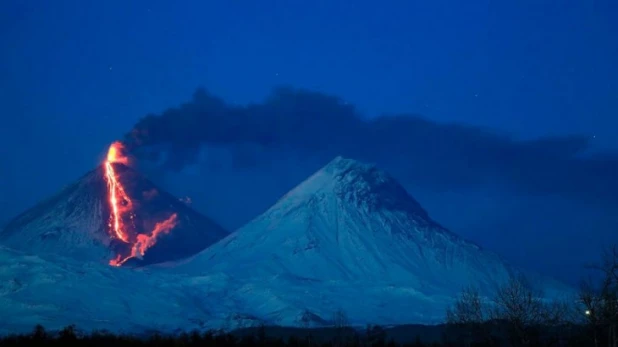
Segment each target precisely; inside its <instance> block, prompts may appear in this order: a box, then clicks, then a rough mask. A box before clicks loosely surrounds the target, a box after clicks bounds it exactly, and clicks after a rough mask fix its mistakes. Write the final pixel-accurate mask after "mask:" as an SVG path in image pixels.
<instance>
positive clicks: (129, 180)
mask: <svg viewBox="0 0 618 347" xmlns="http://www.w3.org/2000/svg"><path fill="white" fill-rule="evenodd" d="M113 165H114V168H115V171H116V172H117V174H118V176H119V180H120V181H121V182H122V184H123V186H124V189H125V190H126V192H127V194H129V196H130V197H131V200H132V204H133V208H134V210H135V211H134V213H133V214H132V215H131V216H132V218H131V220H130V223H131V231H132V233H133V236H135V237H136V236H137V235H139V234H147V233H149V232H150V231H151V230H153V228H154V227H155V225H156V223H157V222H160V221H162V220H165V219H166V218H168V217H170V215H172V214H173V213H175V214H176V215H177V225H176V226H175V227H174V228H173V230H172V231H171V232H169V233H167V234H164V235H160V236H159V237H158V239H157V242H156V244H154V246H152V247H151V248H150V249H148V251H147V253H146V254H145V256H144V257H143V259H142V260H141V261H139V262H133V263H134V264H135V263H142V264H150V263H156V262H161V261H169V260H175V259H180V258H183V257H187V256H190V255H192V254H195V253H197V252H199V251H201V250H203V249H204V248H206V247H207V246H209V245H210V244H212V243H214V242H216V241H218V240H220V239H221V238H223V237H225V236H226V235H228V233H227V231H225V230H224V229H223V228H221V227H220V226H219V225H217V224H216V223H215V222H213V221H212V220H210V219H209V218H207V217H205V216H203V215H201V214H199V213H198V212H196V211H194V210H192V209H191V208H189V207H188V206H187V205H186V204H185V203H183V202H181V201H179V199H177V198H175V197H173V196H172V195H170V194H168V193H166V192H164V191H162V190H160V189H159V188H157V187H155V186H154V185H153V184H152V183H151V182H150V181H149V180H147V179H146V178H145V177H143V176H142V175H140V174H139V173H137V172H136V171H134V170H132V169H130V168H129V167H127V166H125V165H123V164H120V163H116V164H113ZM108 199H109V198H108V188H107V181H106V177H105V172H104V168H103V167H102V166H99V167H97V168H96V169H94V170H92V171H90V172H88V173H87V174H86V175H84V176H83V177H82V178H80V179H79V180H77V182H75V183H73V184H71V185H70V186H68V187H66V188H65V189H63V190H62V191H60V192H59V193H58V194H56V195H55V196H53V197H51V198H50V199H48V200H46V201H44V202H42V203H40V204H38V205H37V206H35V207H33V208H31V209H29V210H27V211H25V212H24V213H22V214H21V215H19V216H17V217H16V218H15V219H13V220H12V221H11V222H9V224H8V225H7V226H6V227H5V228H4V229H3V230H2V231H0V244H3V245H5V246H7V247H10V248H13V249H16V250H22V251H26V252H28V253H32V254H36V255H41V256H44V255H45V254H55V255H62V256H66V257H70V258H73V259H79V260H84V261H97V262H104V263H107V262H109V260H110V259H113V258H114V257H115V256H116V254H119V253H124V254H126V253H127V252H129V253H130V249H128V248H129V247H131V245H130V244H127V243H123V242H120V241H119V240H117V239H114V238H113V237H111V236H112V231H111V230H110V225H109V224H110V207H109V201H108Z"/></svg>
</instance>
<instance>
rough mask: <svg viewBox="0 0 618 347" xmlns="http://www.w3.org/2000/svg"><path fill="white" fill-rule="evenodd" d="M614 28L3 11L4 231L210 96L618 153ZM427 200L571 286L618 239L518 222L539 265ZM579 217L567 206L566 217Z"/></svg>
mask: <svg viewBox="0 0 618 347" xmlns="http://www.w3.org/2000/svg"><path fill="white" fill-rule="evenodd" d="M616 18H618V3H616V2H615V1H612V0H602V1H584V0H580V1H537V0H534V1H473V2H464V1H445V0H440V1H411V0H405V1H398V0H396V1H383V2H377V1H364V0H356V1H332V0H329V1H315V0H314V1H300V0H298V1H296V0H288V1H268V0H260V1H239V0H228V1H194V2H188V1H187V2H182V3H179V2H173V1H138V0H136V1H130V2H125V1H101V2H99V1H96V2H95V1H63V0H57V1H26V2H23V1H4V2H2V4H1V5H0V47H1V52H2V54H0V103H1V104H2V111H1V114H2V116H1V117H2V127H0V148H2V150H0V206H1V207H2V210H1V212H0V223H2V222H5V221H7V220H8V219H10V218H11V217H13V216H14V215H15V214H17V213H19V212H21V211H23V210H24V209H25V208H27V207H28V206H30V205H32V204H34V203H36V202H37V201H39V200H41V199H42V198H44V197H47V196H49V195H50V194H53V193H54V192H56V191H58V190H59V189H60V188H62V187H63V186H64V185H66V184H68V183H70V182H72V181H73V180H75V179H76V178H78V177H79V176H81V175H82V174H83V173H84V172H86V171H87V170H89V169H91V168H92V167H94V165H96V164H97V163H99V162H100V160H101V158H102V156H103V154H104V152H105V150H106V148H107V145H108V144H109V143H110V142H112V141H114V140H116V139H119V138H121V137H122V136H123V135H124V134H125V133H126V132H128V131H129V130H130V129H131V128H132V127H133V125H134V124H135V123H136V122H137V121H138V120H139V119H140V118H142V117H143V116H145V115H146V114H148V113H160V112H162V111H164V110H165V109H167V108H170V107H173V106H177V105H179V104H181V103H183V102H186V101H188V100H190V98H191V95H192V94H193V93H194V91H195V89H196V88H197V87H200V86H201V87H205V88H207V89H208V91H210V92H212V93H214V94H215V95H217V96H219V97H221V98H223V99H224V100H225V101H227V102H229V103H241V104H245V103H248V102H260V101H261V100H263V99H264V98H265V97H266V96H267V95H269V93H270V92H271V90H272V88H273V87H275V86H278V85H291V86H294V87H300V88H307V89H310V90H316V91H320V92H323V93H328V94H332V95H336V96H339V97H341V98H343V99H344V100H346V101H347V102H349V103H350V104H353V105H355V106H356V108H357V109H358V110H359V112H360V113H361V114H362V115H363V116H364V117H367V118H371V117H376V116H378V115H380V114H384V113H386V114H391V113H401V112H406V113H414V114H420V115H422V116H424V117H426V118H427V119H429V120H432V121H436V122H458V123H465V124H469V125H474V126H482V127H488V128H492V129H495V130H496V131H499V132H504V133H509V134H512V135H513V136H515V137H517V138H524V139H526V138H534V137H538V136H547V135H565V134H582V135H585V136H590V137H591V138H592V139H593V141H592V147H593V149H596V150H613V149H618V137H617V136H616V135H615V134H616V129H618V117H617V115H618V64H616V62H618V21H617V20H616ZM309 166H311V165H309ZM303 175H304V173H303ZM238 177H244V176H242V175H241V176H238ZM300 177H302V176H301V175H300V174H299V177H298V178H300ZM294 179H296V177H294ZM290 180H291V179H290ZM290 184H293V182H290ZM185 190H186V189H185ZM188 193H190V191H189V192H188ZM278 193H279V192H277V194H278ZM412 193H413V195H415V194H414V192H412ZM434 193H435V194H434ZM419 194H420V195H421V196H419V197H418V198H419V200H420V201H421V203H423V204H424V205H427V206H428V208H429V210H430V212H432V213H433V214H434V215H435V214H437V215H438V217H439V216H443V218H445V219H447V221H446V222H445V224H447V226H450V227H452V229H453V230H454V231H455V232H458V233H461V234H463V235H464V236H466V237H470V238H472V239H474V241H477V242H479V243H480V244H482V245H486V246H487V247H490V248H492V249H495V250H496V251H498V252H500V253H502V254H506V256H507V258H509V259H510V260H512V261H514V262H515V263H517V264H521V265H529V264H531V263H535V264H537V265H538V263H539V261H538V259H539V258H538V257H539V256H540V255H542V254H543V253H547V252H546V248H547V247H552V248H553V247H555V248H557V249H559V250H558V251H557V252H558V253H557V254H561V255H559V256H558V255H557V256H556V257H554V259H552V260H551V261H547V262H545V263H544V264H543V262H542V261H541V263H542V264H541V265H539V266H538V269H539V270H542V271H546V272H548V271H549V272H554V273H555V274H556V276H559V277H562V278H565V277H566V276H567V275H566V273H567V272H568V271H567V270H563V271H562V272H560V271H558V270H556V269H557V268H558V267H560V264H561V263H563V262H566V263H569V264H575V263H579V262H581V261H583V260H584V259H588V256H589V255H592V251H591V250H592V249H593V248H594V247H598V245H601V244H603V243H604V242H605V241H606V240H608V239H611V238H612V234H611V232H610V231H609V230H612V228H613V227H614V226H618V224H616V222H617V221H616V218H614V219H612V218H610V217H607V216H611V215H612V214H614V215H616V213H614V212H611V211H615V208H616V206H608V205H603V206H601V207H600V208H599V209H596V210H594V209H593V208H592V207H590V206H589V204H588V203H587V202H585V203H584V202H581V206H586V208H589V209H593V210H594V211H592V212H589V213H588V212H582V213H586V215H587V216H588V217H589V218H588V219H586V218H584V219H582V220H581V221H579V223H581V225H586V223H587V221H588V220H594V221H595V223H598V225H594V226H593V227H595V228H596V227H598V228H599V229H603V230H602V231H599V232H598V233H595V232H592V233H591V232H589V231H587V230H584V229H582V228H581V227H580V226H579V225H578V226H577V230H570V231H568V232H565V230H564V229H563V226H564V224H565V221H564V220H562V221H556V223H553V222H552V220H553V219H549V220H548V219H544V220H543V221H535V220H533V219H528V220H527V221H525V222H522V223H523V224H521V225H518V227H522V228H524V227H525V228H526V230H527V231H525V232H524V231H521V233H523V234H524V235H528V238H526V237H524V238H523V240H525V241H526V242H531V240H534V239H535V236H534V235H536V234H537V233H539V231H538V230H540V229H542V231H543V232H542V234H543V236H539V239H542V242H541V245H542V246H536V247H531V249H532V250H530V251H529V252H530V254H533V255H534V254H536V256H537V258H534V261H530V260H526V256H525V253H526V252H525V251H523V250H511V251H509V247H516V246H513V244H512V243H513V242H514V239H516V238H517V236H516V235H515V234H514V233H518V232H516V231H513V230H511V234H508V230H507V229H504V230H496V229H492V228H494V227H495V225H496V224H495V223H494V224H492V223H488V224H487V225H485V226H483V227H479V226H478V223H476V222H474V223H473V222H469V223H468V218H467V217H466V216H463V217H462V216H459V217H457V218H455V217H453V218H451V219H449V216H451V217H452V215H453V214H454V213H455V212H452V211H455V210H458V209H459V207H457V206H458V205H457V204H458V203H460V204H463V202H462V201H465V199H464V200H461V199H459V198H457V199H454V198H452V196H450V195H448V194H450V193H448V194H446V193H445V192H443V191H440V192H437V191H432V190H431V189H428V191H425V192H420V193H419ZM432 194H433V195H432ZM445 194H446V195H445ZM453 194H456V195H458V196H459V195H461V194H463V193H461V192H458V193H453ZM475 194H476V193H475ZM438 195H439V197H438ZM473 195H474V194H473ZM415 196H416V195H415ZM555 198H556V197H552V199H555ZM423 199H425V200H423ZM470 199H476V200H475V201H476V203H477V205H483V206H491V205H495V204H496V201H502V202H504V203H505V204H506V205H508V206H505V208H504V210H509V211H510V212H509V213H508V216H506V215H507V214H505V216H506V217H504V219H501V220H500V222H499V224H500V225H506V224H512V223H510V222H509V221H510V220H512V219H514V218H518V217H517V215H524V214H526V213H527V212H528V210H530V209H535V208H537V207H535V206H534V204H540V205H544V204H547V203H548V202H547V201H545V200H543V201H541V200H535V201H534V203H528V202H525V203H521V202H520V203H517V202H514V201H513V199H511V198H508V197H504V199H502V200H500V199H498V198H496V195H495V194H493V195H492V197H491V198H487V197H486V196H477V197H474V198H470ZM558 200H559V199H558ZM444 201H450V202H451V203H450V204H449V205H448V206H444V203H443V202H444ZM526 201H527V200H526ZM559 204H560V203H557V205H559ZM204 205H205V206H206V207H205V209H206V208H208V204H204ZM522 205H526V208H527V209H521V210H519V211H518V210H517V209H518V208H520V207H521V206H522ZM224 206H227V205H225V204H224ZM441 206H442V207H441ZM573 206H576V205H573ZM573 206H571V207H569V208H568V209H566V208H565V209H560V207H555V208H553V207H552V211H553V212H552V213H553V214H552V218H553V217H557V216H562V217H564V213H565V211H573V210H574V209H575V210H577V209H578V207H573ZM577 206H579V205H577ZM581 206H580V207H581ZM441 209H442V210H441ZM446 210H448V211H446ZM513 210H515V212H513ZM600 210H602V211H604V212H599V211H600ZM445 211H446V212H445ZM607 211H610V212H607ZM202 212H204V213H207V214H208V213H209V211H202ZM494 212H495V211H494ZM465 213H467V212H463V213H462V214H465ZM492 213H493V212H492ZM500 213H502V212H500ZM599 215H602V216H605V217H607V218H605V217H598V216H599ZM215 217H216V216H215ZM438 217H436V218H437V219H439V218H438ZM603 218H605V219H603ZM562 219H564V218H562ZM496 223H497V222H496ZM224 224H225V223H224ZM567 224H568V223H567ZM571 224H572V223H571ZM576 224H577V223H576ZM531 225H536V226H537V228H540V229H535V230H532V229H533V228H532V229H530V226H531ZM539 225H542V226H541V227H539ZM458 228H460V229H461V230H458ZM483 228H485V229H486V230H490V229H492V230H493V232H485V231H479V230H481V229H483ZM485 229H483V230H485ZM614 230H617V229H614ZM578 232H580V234H578ZM502 233H506V235H505V236H504V237H502V236H501V234H502ZM526 233H527V234H526ZM539 235H540V234H539ZM584 235H588V236H584ZM591 236H592V237H591ZM582 240H586V241H589V242H590V243H593V244H594V245H593V246H590V248H589V249H588V251H587V252H588V253H587V254H586V256H585V257H584V256H582V257H581V259H580V258H578V259H577V260H572V261H570V262H569V261H568V260H567V259H565V258H561V257H564V256H566V255H568V254H569V253H571V254H572V253H574V252H573V251H572V250H570V247H573V246H574V245H578V244H581V243H582V242H583V241H582ZM554 242H555V243H554ZM560 250H561V251H560ZM522 252H523V253H522ZM535 252H536V253H535ZM522 254H523V255H522ZM591 260H594V259H591Z"/></svg>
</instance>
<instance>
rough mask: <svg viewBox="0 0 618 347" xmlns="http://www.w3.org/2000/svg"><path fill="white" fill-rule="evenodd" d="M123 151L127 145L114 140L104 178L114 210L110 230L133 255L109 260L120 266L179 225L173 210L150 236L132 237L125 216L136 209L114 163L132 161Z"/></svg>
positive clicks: (140, 253)
mask: <svg viewBox="0 0 618 347" xmlns="http://www.w3.org/2000/svg"><path fill="white" fill-rule="evenodd" d="M124 152H125V148H124V145H123V144H122V143H121V142H114V143H112V144H111V146H110V147H109V150H108V152H107V159H106V160H105V163H104V168H105V179H106V181H107V189H108V195H109V204H110V209H111V215H110V222H109V227H110V229H111V230H110V233H111V234H112V237H114V238H117V239H119V240H121V241H122V242H124V243H127V244H131V254H130V255H128V256H126V257H123V256H122V255H121V254H118V255H117V256H116V257H115V258H114V259H112V260H110V261H109V264H110V265H112V266H121V265H122V264H124V263H125V262H126V261H127V260H129V259H131V258H142V257H143V256H144V254H146V251H147V250H148V249H149V248H151V247H152V246H154V245H155V244H156V243H157V238H158V237H159V236H160V235H162V234H167V233H169V232H170V231H171V230H172V229H174V227H176V224H178V216H177V215H176V213H174V214H172V215H171V216H170V217H169V218H167V219H166V220H164V221H162V222H158V223H156V224H155V226H154V229H153V230H152V231H151V232H150V235H146V234H137V236H136V237H131V234H130V233H129V230H128V228H127V225H125V220H126V219H125V218H126V217H128V218H130V219H131V220H133V219H134V217H135V211H134V210H133V202H132V201H131V198H129V195H128V194H127V193H126V191H125V189H124V187H123V185H122V183H121V182H120V180H119V179H118V174H117V173H116V170H115V169H114V165H112V164H115V163H120V164H124V165H127V164H128V163H129V158H128V157H127V156H126V155H125V153H124ZM153 192H154V193H153ZM153 192H147V193H152V194H151V196H150V198H153V197H154V196H156V194H157V191H156V190H154V189H153Z"/></svg>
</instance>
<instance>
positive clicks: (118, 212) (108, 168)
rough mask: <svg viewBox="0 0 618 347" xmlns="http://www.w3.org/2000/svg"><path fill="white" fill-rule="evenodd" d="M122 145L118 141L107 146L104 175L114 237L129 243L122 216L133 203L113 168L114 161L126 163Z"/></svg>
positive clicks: (129, 211)
mask: <svg viewBox="0 0 618 347" xmlns="http://www.w3.org/2000/svg"><path fill="white" fill-rule="evenodd" d="M123 150H124V146H123V145H122V143H120V142H114V143H112V145H111V146H110V147H109V150H108V152H107V160H105V177H106V178H107V187H108V190H109V204H110V208H111V210H112V215H111V217H110V227H111V228H112V231H113V232H114V235H115V236H116V238H118V239H120V240H122V241H123V242H126V243H129V234H128V232H127V230H126V226H125V225H124V221H123V216H124V214H126V213H131V211H132V209H133V206H132V205H133V204H132V202H131V199H129V196H128V195H127V193H126V192H125V191H124V187H123V186H122V184H121V183H120V182H119V181H118V176H117V175H116V172H115V170H114V166H113V165H112V164H114V163H122V164H125V165H126V164H127V163H128V158H127V157H126V156H124V154H123V153H122V152H123Z"/></svg>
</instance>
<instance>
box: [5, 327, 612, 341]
mask: <svg viewBox="0 0 618 347" xmlns="http://www.w3.org/2000/svg"><path fill="white" fill-rule="evenodd" d="M488 324H490V325H491V328H493V329H495V328H496V327H497V326H498V325H499V323H497V322H492V323H488ZM488 328H489V327H488ZM502 328H504V329H506V328H507V326H506V325H504V326H503V327H502ZM471 331H472V330H470V329H469V328H468V327H462V326H454V325H451V324H445V325H439V326H423V325H409V326H397V327H391V328H382V327H380V326H368V327H367V328H366V329H365V330H358V329H353V328H350V327H331V328H316V329H307V328H285V327H258V328H245V329H240V330H237V331H234V332H231V333H223V332H216V331H209V332H205V333H200V332H198V331H194V332H191V333H180V334H176V335H167V336H166V335H160V334H156V333H154V334H152V335H150V336H141V337H139V336H132V335H116V334H112V333H109V332H94V333H91V334H83V333H80V332H79V331H78V330H77V329H76V328H75V326H68V327H66V328H64V329H62V330H61V331H59V332H53V333H52V332H46V331H45V329H44V328H43V327H42V326H40V325H39V326H36V327H35V328H34V330H33V332H32V333H30V334H27V335H13V336H7V337H4V338H2V339H0V346H3V347H4V346H66V345H70V346H114V347H122V346H170V347H171V346H187V347H188V346H273V347H276V346H298V347H301V346H413V347H425V346H426V347H430V346H431V347H439V346H444V347H446V346H449V347H459V346H478V347H482V346H488V347H489V346H524V345H522V344H519V343H518V342H517V341H509V338H508V336H507V335H504V336H503V337H502V338H500V337H498V335H494V336H493V337H492V339H491V340H483V339H484V337H483V336H482V335H478V336H476V337H474V338H473V339H472V340H470V339H467V338H463V339H462V336H469V335H468V333H469V332H471ZM535 331H537V332H538V335H537V337H538V339H537V340H536V341H531V343H530V344H527V346H572V347H580V346H581V347H588V346H594V344H593V341H592V340H591V339H590V336H591V335H590V331H589V329H588V328H587V327H586V326H583V325H577V326H564V327H560V328H558V329H556V328H555V327H553V328H549V327H536V330H535ZM600 346H608V345H607V344H602V345H600ZM610 346H611V345H610Z"/></svg>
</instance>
